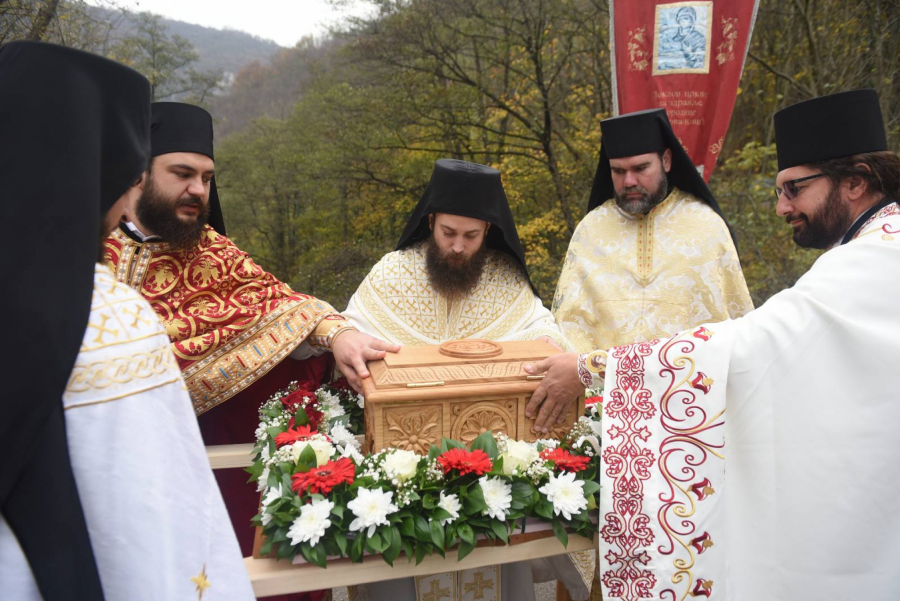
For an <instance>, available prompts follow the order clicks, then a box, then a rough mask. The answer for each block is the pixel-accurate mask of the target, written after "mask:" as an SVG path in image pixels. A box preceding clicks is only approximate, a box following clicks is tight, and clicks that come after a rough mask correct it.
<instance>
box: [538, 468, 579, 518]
mask: <svg viewBox="0 0 900 601" xmlns="http://www.w3.org/2000/svg"><path fill="white" fill-rule="evenodd" d="M538 492H540V493H542V494H544V495H546V496H547V500H548V501H550V502H551V503H553V513H554V514H556V515H559V514H562V515H563V517H565V518H566V519H567V520H571V519H572V514H577V513H580V512H581V511H582V510H584V509H587V499H586V498H584V480H576V479H575V472H568V473H565V474H561V475H560V476H555V475H554V474H550V480H548V481H547V483H546V484H545V485H543V486H542V487H540V488H539V489H538Z"/></svg>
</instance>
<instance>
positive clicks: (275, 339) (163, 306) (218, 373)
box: [104, 102, 399, 556]
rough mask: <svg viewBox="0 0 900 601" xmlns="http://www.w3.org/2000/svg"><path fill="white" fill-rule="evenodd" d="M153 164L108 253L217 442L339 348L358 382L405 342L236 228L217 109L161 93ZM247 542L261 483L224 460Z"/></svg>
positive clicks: (310, 380)
mask: <svg viewBox="0 0 900 601" xmlns="http://www.w3.org/2000/svg"><path fill="white" fill-rule="evenodd" d="M151 117H152V119H151V134H150V138H151V139H150V146H151V151H150V154H151V156H152V159H151V162H150V170H149V176H148V178H147V182H146V184H144V185H143V193H142V194H141V196H140V198H139V199H138V200H137V202H136V203H134V204H133V205H131V206H129V207H127V208H126V210H125V218H124V220H123V223H122V224H121V226H120V227H118V228H117V229H116V230H115V231H114V232H113V233H112V235H111V236H110V237H109V238H107V239H106V242H105V245H104V260H105V263H106V264H107V265H108V266H109V267H110V268H112V270H113V272H114V273H115V274H116V279H117V281H119V282H122V283H124V284H126V285H128V286H131V287H132V288H135V289H137V290H138V291H139V292H140V293H141V295H142V296H144V298H146V299H147V300H148V301H150V305H151V306H152V307H153V309H154V311H155V312H156V314H157V315H158V316H159V318H160V319H161V320H162V321H163V324H164V326H165V329H166V333H167V334H168V335H169V340H171V343H172V350H173V351H174V353H175V357H176V358H177V360H178V364H179V366H180V367H181V370H182V372H183V373H184V379H185V381H186V383H187V387H188V391H189V392H190V395H191V400H192V401H193V404H194V411H195V412H196V414H197V416H198V421H199V423H200V430H201V432H202V433H203V439H204V441H205V443H206V444H207V445H226V444H238V443H247V442H253V441H254V439H255V436H254V431H255V429H256V427H257V426H258V424H259V418H258V415H257V410H258V409H259V406H260V404H261V403H262V402H263V401H265V400H266V398H268V397H269V396H270V395H271V394H272V393H273V392H275V391H276V390H279V389H281V388H284V387H285V386H287V385H288V384H289V383H290V382H291V381H298V382H300V383H301V384H305V385H307V386H308V387H309V388H311V389H313V390H314V389H315V388H317V387H318V385H319V384H320V383H321V382H322V380H323V378H324V377H325V375H326V373H327V372H328V371H329V370H330V364H329V360H330V357H331V355H328V354H326V353H327V352H329V351H330V352H332V353H333V355H334V358H335V360H336V362H337V364H338V366H339V367H340V368H341V370H342V371H343V373H344V374H345V375H346V376H347V378H348V380H349V381H350V382H351V384H354V385H355V386H357V387H358V386H359V380H360V378H362V377H366V376H368V372H367V371H366V367H365V360H372V359H379V358H381V357H383V356H384V351H386V350H397V349H398V348H399V347H397V346H396V345H391V344H387V343H384V342H383V341H380V340H375V339H374V338H371V337H370V336H367V335H365V334H361V333H360V332H358V331H356V330H355V329H354V328H353V327H352V326H351V325H350V324H349V323H348V322H347V321H346V320H345V319H344V318H343V317H341V316H340V315H339V314H338V313H337V312H336V311H335V310H334V309H332V308H331V306H330V305H328V303H326V302H324V301H322V300H319V299H317V298H314V297H312V296H308V295H305V294H300V293H297V292H294V291H293V290H291V288H290V287H289V286H288V285H286V284H284V283H282V282H280V281H279V280H278V279H277V278H275V277H274V276H273V275H272V274H270V273H267V272H266V271H265V270H263V269H262V268H261V267H260V266H259V265H257V264H256V263H254V262H253V260H252V259H251V258H250V256H249V255H248V254H247V253H245V252H243V251H242V250H241V249H240V248H238V247H237V246H236V245H235V244H234V243H233V242H232V241H231V240H229V239H228V238H227V237H226V236H225V223H224V219H223V216H222V208H221V206H220V204H219V196H218V191H217V189H216V179H215V161H214V159H213V128H212V118H211V117H210V115H209V113H207V112H206V111H205V110H203V109H202V108H200V107H196V106H192V105H189V104H183V103H177V102H158V103H154V104H153V105H152V114H151ZM215 473H216V478H217V479H218V481H219V485H220V487H221V489H222V495H223V497H224V498H225V504H226V506H227V507H228V511H229V514H230V515H231V519H232V522H233V524H234V527H235V531H236V533H237V535H238V541H239V542H240V544H241V551H242V552H243V553H244V556H248V555H250V553H251V551H252V547H253V528H252V526H251V524H250V519H251V518H252V517H253V516H254V515H255V514H256V513H257V512H258V507H259V495H258V493H257V491H256V490H255V487H253V486H252V485H248V484H247V474H246V473H245V472H244V471H243V470H242V469H228V470H217V471H216V472H215Z"/></svg>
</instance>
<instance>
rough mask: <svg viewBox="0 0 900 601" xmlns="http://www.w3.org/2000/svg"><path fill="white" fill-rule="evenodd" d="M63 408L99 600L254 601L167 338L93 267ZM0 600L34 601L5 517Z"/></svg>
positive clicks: (133, 297)
mask: <svg viewBox="0 0 900 601" xmlns="http://www.w3.org/2000/svg"><path fill="white" fill-rule="evenodd" d="M35 360H39V358H37V357H36V358H35ZM62 402H63V406H64V408H65V419H66V432H67V439H68V446H69V455H70V457H71V462H72V472H73V473H74V475H75V482H76V485H77V487H78V494H79V497H80V498H81V504H82V508H83V510H84V517H85V520H86V523H87V527H88V532H89V534H90V539H91V546H92V547H93V550H94V556H95V558H96V561H97V567H98V569H99V572H100V580H101V583H102V585H103V592H104V596H105V597H106V599H108V600H110V601H116V600H119V599H122V600H126V599H127V600H128V601H133V600H140V599H146V600H147V601H151V600H152V601H156V600H161V599H201V600H203V601H215V600H218V599H228V600H231V599H246V600H249V599H254V598H255V597H254V595H253V591H252V588H251V586H250V581H249V579H248V577H247V572H246V569H245V568H244V562H243V559H242V557H241V554H240V550H239V549H238V544H237V539H236V538H235V535H234V531H233V530H232V527H231V521H230V520H229V519H228V514H227V512H226V510H225V505H224V503H223V502H222V496H221V494H220V493H219V488H218V486H217V484H216V480H215V478H214V476H213V474H212V471H211V470H210V467H209V460H208V459H207V457H206V450H205V448H204V446H203V441H202V439H201V437H200V429H199V428H198V426H197V418H196V417H195V416H194V410H193V408H192V406H191V400H190V398H189V397H188V394H187V389H186V387H185V384H184V380H183V379H182V377H181V370H179V369H178V365H177V364H176V362H175V357H174V355H173V354H172V351H171V348H170V346H169V339H168V337H167V336H166V333H165V330H164V329H163V327H162V324H161V323H160V321H159V320H158V319H157V317H156V314H155V313H154V312H153V309H152V308H151V307H150V305H149V304H148V303H147V301H146V300H144V299H143V298H141V297H140V295H138V293H137V292H135V291H134V290H132V289H131V288H129V287H127V286H125V285H124V284H119V283H117V282H116V281H115V277H114V276H113V275H112V273H110V271H109V270H108V269H107V268H105V267H102V266H100V265H98V266H97V269H96V273H95V277H94V294H93V299H92V303H91V313H90V318H89V322H88V327H87V330H86V331H85V333H84V341H83V342H82V347H81V350H80V352H79V354H78V358H77V359H76V362H75V367H74V369H73V370H72V376H71V378H70V379H69V383H68V384H67V386H66V391H65V394H64V396H63V399H62ZM47 542H48V544H53V541H47ZM0 599H16V600H20V599H40V594H39V593H38V591H37V587H36V585H35V583H34V579H33V577H32V576H31V572H30V569H29V567H28V564H27V561H26V560H25V557H24V555H23V553H22V551H21V548H20V547H19V545H18V541H17V540H16V538H15V536H14V535H13V533H12V531H11V530H10V529H9V527H8V525H7V524H6V522H5V521H3V520H2V519H0Z"/></svg>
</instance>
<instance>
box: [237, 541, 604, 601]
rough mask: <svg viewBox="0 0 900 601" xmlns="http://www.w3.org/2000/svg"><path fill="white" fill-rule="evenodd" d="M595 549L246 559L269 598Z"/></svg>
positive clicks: (537, 544) (583, 545) (584, 544)
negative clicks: (357, 559) (305, 560)
mask: <svg viewBox="0 0 900 601" xmlns="http://www.w3.org/2000/svg"><path fill="white" fill-rule="evenodd" d="M595 546H596V545H595V543H594V541H592V540H590V539H587V538H584V537H581V536H578V535H576V534H570V535H569V546H568V548H565V547H563V546H562V544H561V543H560V542H559V541H558V540H556V538H541V539H538V540H532V541H529V542H524V543H520V544H517V545H511V546H505V545H501V546H494V547H478V548H476V549H475V550H473V551H472V552H471V553H470V554H469V555H467V556H466V557H465V558H463V560H462V561H457V560H456V551H449V552H448V553H447V557H446V559H445V558H442V557H441V556H440V555H431V556H428V557H426V558H425V559H423V560H422V563H420V564H419V565H418V566H417V565H415V562H414V561H413V562H407V561H406V556H405V555H404V554H402V553H401V555H400V557H398V558H397V560H396V561H395V562H394V567H393V568H392V567H391V566H389V565H388V564H386V563H385V562H384V560H383V559H381V557H377V556H376V557H366V558H364V559H363V562H362V563H352V562H351V561H350V560H349V559H341V560H337V561H333V562H329V564H328V568H326V569H324V570H323V569H322V568H320V567H317V566H314V565H310V564H300V565H293V564H291V563H289V562H287V561H285V560H282V561H276V560H274V559H254V558H252V557H246V558H244V565H245V566H246V568H247V573H248V574H249V575H250V582H251V583H252V584H253V592H254V593H255V594H256V595H257V596H258V597H264V596H267V595H283V594H287V593H299V592H304V591H311V590H320V589H329V588H335V587H340V586H352V585H356V584H365V583H367V582H380V581H382V580H392V579H394V578H407V577H413V576H426V575H428V574H438V573H440V572H450V571H455V570H466V569H471V568H479V567H483V566H489V565H496V564H504V563H512V562H516V561H526V560H529V559H537V558H540V557H550V556H552V555H561V554H563V553H571V552H573V551H586V550H589V549H593V548H594V547H595Z"/></svg>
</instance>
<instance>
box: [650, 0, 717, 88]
mask: <svg viewBox="0 0 900 601" xmlns="http://www.w3.org/2000/svg"><path fill="white" fill-rule="evenodd" d="M712 4H713V3H712V2H676V3H673V4H658V5H657V6H656V22H655V24H654V36H653V74H654V75H669V74H674V73H709V56H710V47H711V41H712V18H713V15H712V12H713V7H712Z"/></svg>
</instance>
